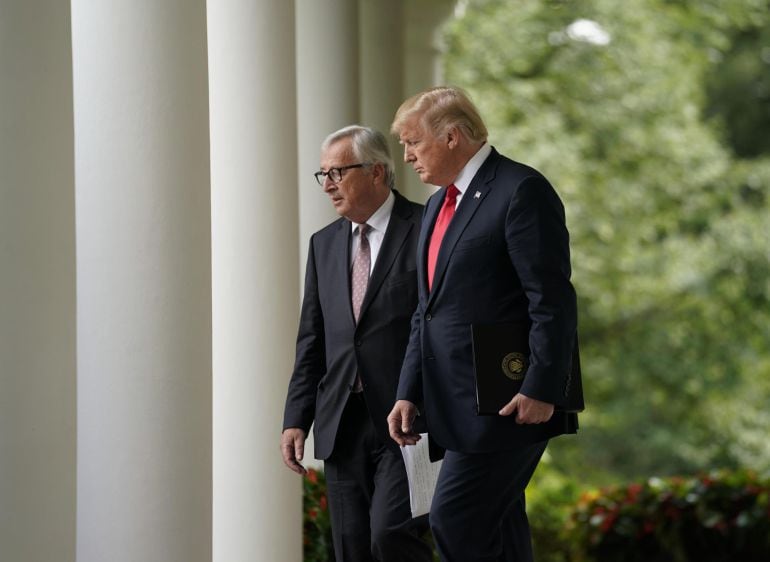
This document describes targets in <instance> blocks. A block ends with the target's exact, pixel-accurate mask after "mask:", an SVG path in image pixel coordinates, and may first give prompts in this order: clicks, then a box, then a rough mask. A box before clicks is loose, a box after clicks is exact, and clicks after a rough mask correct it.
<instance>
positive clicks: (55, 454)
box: [0, 0, 76, 562]
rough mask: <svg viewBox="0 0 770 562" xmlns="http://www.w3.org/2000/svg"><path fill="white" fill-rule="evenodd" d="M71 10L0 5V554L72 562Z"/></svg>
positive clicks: (54, 3) (51, 3) (15, 1)
mask: <svg viewBox="0 0 770 562" xmlns="http://www.w3.org/2000/svg"><path fill="white" fill-rule="evenodd" d="M70 47H71V42H70V15H69V4H68V3H66V2H59V1H58V0H48V1H38V2H34V3H33V2H29V1H28V0H7V1H3V2H2V3H0V82H1V84H0V558H1V559H2V560H8V561H17V560H18V561H22V560H23V561H24V562H49V561H52V560H56V561H57V562H74V560H75V404H76V397H75V188H74V167H73V163H72V150H73V140H72V76H71V72H72V64H71V62H70Z"/></svg>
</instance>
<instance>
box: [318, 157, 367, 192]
mask: <svg viewBox="0 0 770 562" xmlns="http://www.w3.org/2000/svg"><path fill="white" fill-rule="evenodd" d="M371 165H372V164H371V162H359V163H358V164H350V165H348V166H340V167H338V168H329V169H328V170H327V171H326V172H324V171H323V170H318V171H317V172H316V173H315V174H313V176H314V177H315V181H317V182H318V185H320V186H322V187H323V184H324V181H325V179H324V178H326V177H327V176H328V177H329V179H330V180H331V181H332V183H339V182H341V181H342V172H344V171H345V170H350V169H352V168H365V167H367V166H371Z"/></svg>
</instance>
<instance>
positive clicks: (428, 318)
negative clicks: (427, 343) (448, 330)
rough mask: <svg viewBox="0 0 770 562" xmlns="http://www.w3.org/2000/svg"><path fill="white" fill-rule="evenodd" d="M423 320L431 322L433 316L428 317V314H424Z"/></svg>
mask: <svg viewBox="0 0 770 562" xmlns="http://www.w3.org/2000/svg"><path fill="white" fill-rule="evenodd" d="M425 319H426V320H427V321H428V322H430V321H431V320H433V316H431V315H430V313H428V314H426V315H425Z"/></svg>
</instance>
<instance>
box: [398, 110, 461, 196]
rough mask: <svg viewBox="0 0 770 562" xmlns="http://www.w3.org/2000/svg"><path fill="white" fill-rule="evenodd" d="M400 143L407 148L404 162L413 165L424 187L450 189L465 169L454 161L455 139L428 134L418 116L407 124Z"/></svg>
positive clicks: (403, 127)
mask: <svg viewBox="0 0 770 562" xmlns="http://www.w3.org/2000/svg"><path fill="white" fill-rule="evenodd" d="M399 141H400V142H401V144H402V145H403V146H404V162H406V163H407V164H411V165H412V168H414V171H415V172H417V175H418V176H420V180H421V181H422V182H423V183H428V184H433V185H441V186H444V185H449V184H450V183H451V182H452V181H454V179H455V178H456V177H457V174H458V173H459V172H460V170H461V169H462V165H460V167H459V168H458V167H457V163H456V162H455V161H454V160H455V158H454V156H455V155H454V152H453V151H452V147H453V146H455V144H456V140H453V138H452V135H451V134H440V135H434V134H433V133H431V132H430V131H427V130H425V128H424V127H423V126H422V124H421V123H420V122H419V116H418V117H413V118H412V119H410V120H408V121H406V123H405V124H404V125H403V126H402V128H401V133H400V134H399Z"/></svg>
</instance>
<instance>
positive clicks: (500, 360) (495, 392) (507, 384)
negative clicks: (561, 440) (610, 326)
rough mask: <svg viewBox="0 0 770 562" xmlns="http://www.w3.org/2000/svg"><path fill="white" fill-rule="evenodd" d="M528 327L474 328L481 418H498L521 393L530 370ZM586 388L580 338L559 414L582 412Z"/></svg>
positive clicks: (487, 326)
mask: <svg viewBox="0 0 770 562" xmlns="http://www.w3.org/2000/svg"><path fill="white" fill-rule="evenodd" d="M529 328H530V327H529V324H520V323H514V322H506V323H502V324H472V325H471V338H472V342H473V371H474V375H475V377H476V407H477V411H478V414H479V415H497V412H499V411H500V408H502V407H503V406H505V405H506V404H507V403H508V402H510V401H511V398H513V397H514V395H516V393H518V392H519V389H520V388H521V385H522V383H523V382H524V379H525V377H526V376H527V370H528V368H529ZM584 407H585V406H584V403H583V384H582V377H581V372H580V353H579V350H578V344H577V337H576V338H575V345H574V346H573V351H572V365H571V369H570V373H569V375H568V376H567V377H566V380H565V385H564V390H563V400H561V401H560V403H558V404H556V409H557V410H562V411H566V412H582V411H583V409H584Z"/></svg>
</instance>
